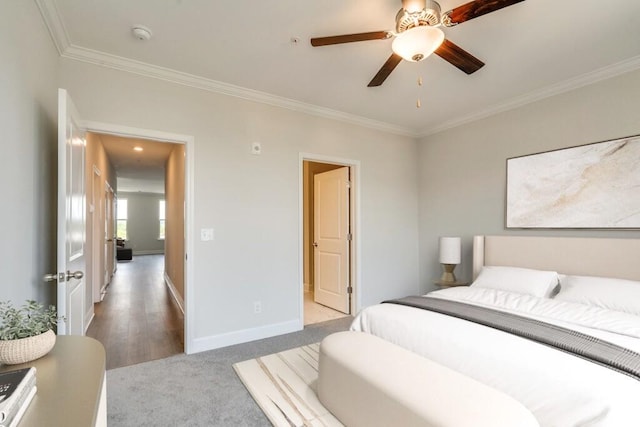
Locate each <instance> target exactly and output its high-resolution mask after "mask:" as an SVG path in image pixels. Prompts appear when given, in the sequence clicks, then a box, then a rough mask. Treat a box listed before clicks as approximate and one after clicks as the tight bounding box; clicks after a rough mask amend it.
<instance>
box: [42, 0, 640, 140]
mask: <svg viewBox="0 0 640 427" xmlns="http://www.w3.org/2000/svg"><path fill="white" fill-rule="evenodd" d="M35 2H36V4H37V5H38V8H39V9H40V13H41V15H42V18H43V20H44V21H45V24H46V26H47V28H48V29H49V33H50V34H51V38H52V39H53V42H54V44H55V46H56V49H58V52H59V54H60V56H61V57H63V58H67V59H72V60H76V61H82V62H87V63H90V64H94V65H98V66H102V67H106V68H112V69H116V70H120V71H125V72H129V73H133V74H138V75H141V76H145V77H151V78H155V79H159V80H164V81H167V82H172V83H176V84H180V85H184V86H189V87H193V88H197V89H201V90H206V91H209V92H214V93H219V94H223V95H228V96H233V97H236V98H241V99H245V100H248V101H253V102H258V103H262V104H267V105H272V106H275V107H280V108H285V109H288V110H293V111H297V112H302V113H306V114H310V115H313V116H318V117H322V118H326V119H331V120H336V121H341V122H344V123H349V124H355V125H358V126H362V127H366V128H370V129H375V130H379V131H383V132H389V133H392V134H396V135H402V136H408V137H412V138H420V137H426V136H429V135H433V134H436V133H439V132H442V131H445V130H448V129H451V128H454V127H458V126H462V125H464V124H468V123H471V122H474V121H477V120H481V119H484V118H487V117H490V116H493V115H495V114H499V113H502V112H505V111H509V110H513V109H515V108H518V107H521V106H523V105H526V104H530V103H532V102H536V101H539V100H541V99H544V98H548V97H551V96H554V95H559V94H561V93H564V92H568V91H571V90H574V89H577V88H580V87H583V86H587V85H590V84H593V83H596V82H599V81H601V80H606V79H609V78H612V77H615V76H618V75H621V74H625V73H628V72H631V71H634V70H637V69H639V68H640V56H636V57H633V58H630V59H627V60H625V61H621V62H618V63H616V64H613V65H610V66H607V67H603V68H600V69H598V70H595V71H592V72H589V73H585V74H583V75H581V76H578V77H574V78H571V79H568V80H565V81H563V82H560V83H556V84H553V85H551V86H546V87H544V88H541V89H539V90H535V91H532V92H529V93H527V94H524V95H522V96H518V97H515V98H512V99H510V100H507V101H506V102H502V103H498V104H494V105H493V106H490V107H488V108H485V109H482V110H478V111H476V112H473V113H471V114H468V115H466V116H462V117H458V118H455V119H452V120H448V121H445V122H443V123H440V124H439V125H438V126H435V127H429V128H424V129H421V130H420V131H416V130H413V129H409V128H406V127H402V126H397V125H393V124H390V123H385V122H381V121H377V120H372V119H368V118H366V117H361V116H357V115H355V114H349V113H344V112H341V111H338V110H333V109H330V108H325V107H320V106H317V105H313V104H307V103H304V102H300V101H296V100H293V99H289V98H285V97H281V96H277V95H272V94H269V93H266V92H260V91H257V90H253V89H248V88H244V87H240V86H236V85H232V84H229V83H224V82H220V81H217V80H212V79H207V78H204V77H200V76H196V75H193V74H188V73H184V72H181V71H177V70H173V69H170V68H165V67H159V66H156V65H151V64H148V63H145V62H141V61H136V60H133V59H129V58H124V57H121V56H117V55H111V54H108V53H105V52H100V51H96V50H92V49H87V48H83V47H80V46H75V45H73V44H72V43H71V41H70V39H69V35H68V33H67V31H66V28H65V26H64V23H63V22H62V19H61V17H60V13H59V11H58V8H57V7H56V4H55V1H54V0H35Z"/></svg>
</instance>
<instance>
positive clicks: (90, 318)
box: [84, 304, 96, 335]
mask: <svg viewBox="0 0 640 427" xmlns="http://www.w3.org/2000/svg"><path fill="white" fill-rule="evenodd" d="M87 315H88V316H87ZM95 317H96V314H95V312H94V310H93V304H91V311H90V312H89V313H85V315H84V324H85V327H84V334H85V335H87V331H88V330H89V326H90V325H91V322H93V319H94V318H95Z"/></svg>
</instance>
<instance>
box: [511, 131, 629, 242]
mask: <svg viewBox="0 0 640 427" xmlns="http://www.w3.org/2000/svg"><path fill="white" fill-rule="evenodd" d="M506 175H507V176H506V182H507V185H506V186H507V190H506V203H505V205H506V206H505V228H507V229H510V228H519V229H526V228H545V229H640V135H635V136H629V137H624V138H618V139H611V140H607V141H601V142H595V143H591V144H585V145H579V146H573V147H568V148H561V149H557V150H551V151H545V152H541V153H536V154H529V155H524V156H518V157H512V158H508V159H507V161H506Z"/></svg>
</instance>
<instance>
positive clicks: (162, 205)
mask: <svg viewBox="0 0 640 427" xmlns="http://www.w3.org/2000/svg"><path fill="white" fill-rule="evenodd" d="M164 208H165V203H164V200H160V206H159V212H158V218H160V227H159V230H160V231H159V232H158V239H164V218H165V217H164Z"/></svg>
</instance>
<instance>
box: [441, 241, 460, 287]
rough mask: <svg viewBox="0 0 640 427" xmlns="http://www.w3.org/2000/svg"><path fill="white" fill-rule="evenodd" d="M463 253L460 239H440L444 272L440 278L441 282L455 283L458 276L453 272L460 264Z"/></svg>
mask: <svg viewBox="0 0 640 427" xmlns="http://www.w3.org/2000/svg"><path fill="white" fill-rule="evenodd" d="M461 251H462V247H461V243H460V237H441V238H440V264H442V268H443V269H444V272H443V273H442V277H441V278H440V281H441V282H455V281H456V276H455V274H453V270H454V269H455V268H456V265H458V264H460V252H461Z"/></svg>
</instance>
